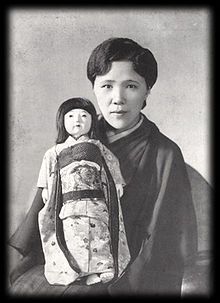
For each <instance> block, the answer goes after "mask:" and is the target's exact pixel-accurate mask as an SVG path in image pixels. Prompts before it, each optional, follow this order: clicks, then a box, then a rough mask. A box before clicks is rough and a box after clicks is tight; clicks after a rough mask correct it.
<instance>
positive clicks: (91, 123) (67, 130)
mask: <svg viewBox="0 0 220 303" xmlns="http://www.w3.org/2000/svg"><path fill="white" fill-rule="evenodd" d="M96 124H97V116H96V109H95V107H94V105H93V104H92V102H91V101H89V100H88V99H85V98H79V97H77V98H71V99H68V100H66V101H65V102H63V103H62V104H61V105H60V107H59V109H58V111H57V116H56V127H57V132H58V134H57V139H56V143H63V142H64V141H65V140H66V139H67V138H68V136H69V135H72V136H73V137H75V138H78V137H80V136H81V135H86V134H87V135H88V136H89V137H90V138H92V139H95V138H96V137H97V135H96V132H97V126H96Z"/></svg>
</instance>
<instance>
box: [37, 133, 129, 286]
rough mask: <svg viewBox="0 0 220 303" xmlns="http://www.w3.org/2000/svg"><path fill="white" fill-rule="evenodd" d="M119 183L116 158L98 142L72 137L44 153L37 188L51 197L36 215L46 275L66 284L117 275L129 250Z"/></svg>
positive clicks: (86, 138)
mask: <svg viewBox="0 0 220 303" xmlns="http://www.w3.org/2000/svg"><path fill="white" fill-rule="evenodd" d="M115 184H122V185H124V179H123V177H122V175H121V172H120V167H119V162H118V160H117V158H116V157H115V156H114V155H113V154H112V153H111V152H110V151H109V150H108V149H107V148H106V147H105V146H104V145H103V144H101V142H100V141H98V140H94V139H89V138H88V137H87V136H82V137H80V138H79V139H78V140H75V139H74V138H73V137H71V136H70V137H68V138H67V140H66V141H65V142H64V143H61V144H57V145H56V146H54V147H52V148H51V149H49V150H48V151H47V152H46V153H45V156H44V159H43V162H42V166H41V169H40V173H39V178H38V184H37V186H38V187H42V188H46V189H47V190H48V200H47V201H46V203H45V206H44V207H43V208H42V209H41V211H40V212H39V215H38V222H39V231H40V237H41V242H42V248H43V252H44V258H45V265H44V273H45V277H46V279H47V280H48V282H49V283H50V284H60V285H68V284H70V283H73V282H74V281H76V280H80V279H83V277H86V276H88V275H91V274H93V273H96V274H102V273H108V274H110V275H109V277H111V280H112V279H116V278H117V277H119V276H120V275H121V274H122V272H123V271H124V270H125V268H126V267H127V265H128V263H129V261H130V253H129V249H128V244H127V238H126V234H125V228H124V223H123V217H122V212H121V206H120V201H119V198H118V195H117V192H116V187H115Z"/></svg>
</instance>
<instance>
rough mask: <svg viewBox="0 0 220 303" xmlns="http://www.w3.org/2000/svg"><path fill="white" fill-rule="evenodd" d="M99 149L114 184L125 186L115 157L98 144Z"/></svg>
mask: <svg viewBox="0 0 220 303" xmlns="http://www.w3.org/2000/svg"><path fill="white" fill-rule="evenodd" d="M99 147H100V150H101V152H102V155H103V157H104V159H105V162H106V164H107V166H108V168H109V171H110V173H111V175H112V177H113V179H114V182H115V184H122V186H125V185H126V183H125V180H124V178H123V176H122V173H121V169H120V164H119V161H118V159H117V157H116V156H115V155H114V154H113V153H112V152H111V151H110V150H109V149H108V148H107V147H106V146H105V145H103V144H102V143H100V142H99Z"/></svg>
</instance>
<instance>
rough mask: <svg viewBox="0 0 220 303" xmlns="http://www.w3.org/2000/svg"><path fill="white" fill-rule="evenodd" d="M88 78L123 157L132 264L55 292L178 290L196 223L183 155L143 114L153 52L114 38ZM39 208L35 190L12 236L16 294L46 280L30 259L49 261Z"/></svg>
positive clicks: (113, 145) (108, 140)
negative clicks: (113, 276) (19, 259)
mask: <svg viewBox="0 0 220 303" xmlns="http://www.w3.org/2000/svg"><path fill="white" fill-rule="evenodd" d="M87 76H88V78H89V80H90V81H91V83H92V86H93V91H94V93H95V96H96V99H97V102H98V105H99V107H100V110H101V113H102V115H101V116H100V117H99V129H100V132H101V136H102V141H103V143H104V144H105V145H107V147H108V148H109V149H110V150H111V151H112V152H113V153H114V154H115V155H116V156H117V157H118V159H119V161H120V167H121V170H122V175H123V177H124V179H125V183H126V186H125V188H124V195H123V197H122V198H121V204H122V212H123V216H124V222H125V229H126V234H127V239H128V245H129V249H130V254H131V262H130V265H129V266H128V267H127V269H126V271H125V273H124V275H123V276H122V277H121V278H120V279H119V280H116V281H115V282H114V283H109V284H108V285H105V287H103V286H100V284H98V285H97V286H96V287H94V286H93V287H90V288H88V287H89V286H84V285H79V286H78V288H77V289H76V286H75V288H74V287H73V286H71V285H70V286H69V287H68V288H67V289H66V288H65V289H64V291H62V290H60V288H59V289H58V288H56V289H55V291H57V293H59V294H68V293H69V294H82V295H86V294H87V295H89V294H91V293H95V294H101V293H103V294H111V295H113V296H114V295H128V294H129V295H131V294H132V295H134V294H135V295H139V294H143V295H155V294H161V295H164V294H169V295H172V294H175V295H180V293H181V282H182V277H183V272H184V268H186V267H187V266H193V264H194V260H195V255H196V252H197V228H196V218H195V212H194V208H193V203H192V197H191V189H190V184H189V180H188V176H187V172H186V167H185V163H184V160H183V156H182V153H181V151H180V149H179V147H178V146H177V145H176V144H175V143H174V142H172V141H171V140H170V139H168V138H167V137H166V136H164V135H163V134H162V133H161V132H160V131H159V129H158V128H157V126H156V125H155V124H154V123H153V122H151V121H149V120H148V119H147V118H146V117H145V116H144V115H143V114H142V113H141V110H142V109H143V108H144V107H145V106H146V99H147V96H148V95H149V93H150V90H151V88H152V87H153V85H154V84H155V82H156V79H157V62H156V60H155V58H154V56H153V54H152V53H151V52H150V51H149V50H148V49H146V48H143V47H141V46H140V45H139V44H137V43H136V42H134V41H133V40H131V39H127V38H111V39H108V40H106V41H104V42H103V43H101V44H100V45H98V46H97V47H96V48H95V49H94V50H93V52H92V54H91V56H90V58H89V61H88V65H87ZM41 207H42V201H41V193H39V192H38V193H37V195H36V198H35V201H34V202H33V205H32V208H31V209H30V211H29V214H28V215H27V217H26V221H25V222H24V223H23V224H22V225H21V226H20V228H19V229H18V231H17V232H16V233H15V234H14V235H13V236H12V238H11V241H10V243H11V245H12V246H14V247H15V248H17V249H18V250H20V252H21V253H22V254H23V255H24V256H25V257H24V259H23V262H24V265H20V267H17V268H16V269H15V271H14V273H13V275H12V280H14V284H13V285H14V289H16V290H17V291H20V287H19V285H21V284H25V285H28V284H29V286H27V288H28V289H30V284H31V283H32V282H29V279H31V280H34V279H35V277H38V281H42V279H41V278H39V277H41V272H40V269H39V268H40V266H42V265H38V267H37V266H36V265H35V266H33V265H34V264H33V260H34V261H35V264H36V263H37V264H42V263H43V262H44V260H43V258H42V253H39V247H40V244H39V241H37V240H36V239H39V234H38V231H37V230H36V226H33V224H32V225H30V222H31V221H32V220H33V218H35V217H36V214H37V213H38V211H39V209H41ZM30 218H31V220H30ZM35 222H37V221H36V219H35ZM27 226H29V228H28V229H27ZM24 233H26V235H24ZM33 235H34V237H33ZM41 250H42V249H41V247H40V251H41ZM33 256H37V257H38V258H39V259H38V260H36V258H33ZM30 267H31V269H29V268H30ZM24 268H25V270H24ZM37 268H38V269H37ZM27 269H29V270H28V271H27ZM28 278H29V279H28ZM22 279H23V280H22ZM35 280H36V279H35ZM27 282H28V283H27ZM26 283H27V284H26ZM31 286H32V290H31V291H32V293H45V292H46V293H51V290H50V289H51V288H49V287H47V286H45V283H43V282H41V284H40V287H39V288H38V290H39V292H38V291H36V290H35V289H36V287H33V283H32V284H31ZM55 291H54V293H55ZM23 293H25V291H23Z"/></svg>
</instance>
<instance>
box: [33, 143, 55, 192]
mask: <svg viewBox="0 0 220 303" xmlns="http://www.w3.org/2000/svg"><path fill="white" fill-rule="evenodd" d="M55 159H56V154H55V148H51V149H49V150H48V151H47V152H46V153H45V154H44V157H43V160H42V164H41V168H40V172H39V176H38V180H37V187H40V188H49V189H50V187H51V182H52V179H53V172H54V166H55Z"/></svg>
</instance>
